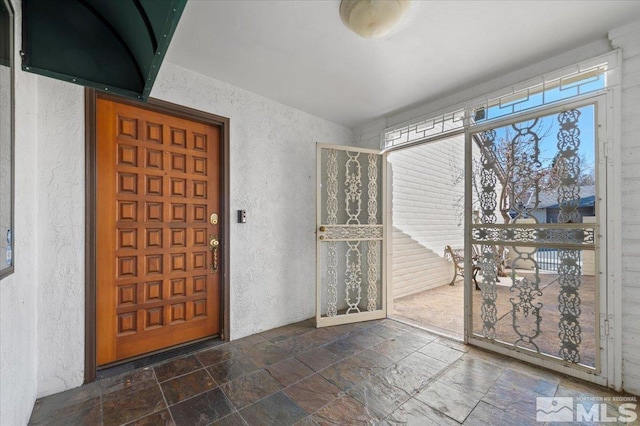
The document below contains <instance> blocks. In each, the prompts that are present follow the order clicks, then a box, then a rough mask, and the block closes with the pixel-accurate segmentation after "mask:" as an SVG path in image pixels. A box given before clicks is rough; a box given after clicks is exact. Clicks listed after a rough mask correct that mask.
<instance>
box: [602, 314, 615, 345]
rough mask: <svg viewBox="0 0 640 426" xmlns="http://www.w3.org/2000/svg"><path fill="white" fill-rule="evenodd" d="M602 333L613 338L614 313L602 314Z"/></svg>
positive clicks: (603, 336) (604, 336)
mask: <svg viewBox="0 0 640 426" xmlns="http://www.w3.org/2000/svg"><path fill="white" fill-rule="evenodd" d="M600 335H601V336H602V337H601V338H609V340H613V315H608V316H607V315H605V314H600Z"/></svg>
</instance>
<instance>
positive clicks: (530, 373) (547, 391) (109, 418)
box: [30, 320, 622, 426]
mask: <svg viewBox="0 0 640 426" xmlns="http://www.w3.org/2000/svg"><path fill="white" fill-rule="evenodd" d="M552 396H564V397H575V401H576V404H577V403H578V401H584V404H585V407H587V408H590V407H591V404H594V403H597V402H593V397H596V398H599V397H620V396H622V395H620V394H616V393H614V392H611V391H609V390H607V389H605V388H601V387H598V386H595V385H590V384H587V383H585V382H582V381H579V380H575V379H571V378H568V377H565V376H562V375H560V374H556V373H552V372H550V371H547V370H542V369H538V368H535V367H531V366H528V365H526V364H523V363H521V362H518V361H515V360H511V359H509V358H505V357H502V356H499V355H494V354H492V353H489V352H485V351H482V350H479V349H477V348H473V347H470V346H464V345H462V344H459V343H456V342H454V341H451V340H448V339H445V338H441V337H437V336H435V335H432V334H429V333H427V332H424V331H422V330H420V329H417V328H414V327H411V326H408V325H404V324H402V323H399V322H396V321H393V320H381V321H371V322H366V323H362V324H357V325H346V326H336V327H330V328H325V329H318V330H316V329H315V328H313V326H312V323H311V321H305V322H302V323H297V324H292V325H289V326H286V327H281V328H278V329H274V330H270V331H266V332H263V333H260V334H257V335H254V336H250V337H247V338H244V339H240V340H237V341H234V342H231V343H225V344H222V345H219V346H216V347H213V348H210V349H206V350H202V351H200V352H196V353H193V354H189V355H185V356H181V357H179V358H176V359H173V360H170V361H168V362H165V363H162V364H157V365H153V366H150V367H146V368H142V369H139V370H134V371H132V372H129V373H126V374H124V375H121V376H117V377H111V378H107V379H102V380H100V381H97V382H94V383H92V384H90V385H86V386H82V387H80V388H77V389H73V390H70V391H66V392H63V393H59V394H56V395H52V396H49V397H46V398H42V399H39V400H38V401H36V404H35V406H34V409H33V413H32V416H31V422H30V424H34V425H35V424H52V425H121V424H131V425H189V426H191V425H208V424H221V425H222V424H224V425H246V424H249V425H278V426H281V425H291V424H300V425H315V424H320V425H327V424H339V425H351V424H383V425H395V424H417V425H432V424H433V425H439V426H441V425H455V424H459V423H462V424H465V425H528V424H531V425H534V424H535V425H541V424H544V423H540V422H537V421H536V397H552ZM608 404H609V409H608V411H607V412H608V415H609V416H612V415H613V414H615V415H616V416H617V413H618V411H617V410H618V407H619V405H620V403H616V402H609V403H608Z"/></svg>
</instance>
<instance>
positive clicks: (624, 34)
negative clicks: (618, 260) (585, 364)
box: [609, 22, 640, 394]
mask: <svg viewBox="0 0 640 426" xmlns="http://www.w3.org/2000/svg"><path fill="white" fill-rule="evenodd" d="M609 38H610V39H611V43H612V45H613V46H614V47H618V48H620V49H621V50H622V58H623V59H622V111H621V116H622V128H621V129H620V130H621V132H620V133H621V135H622V140H621V157H622V160H621V163H622V170H621V174H622V188H621V193H622V235H623V236H622V287H623V290H622V385H623V388H624V389H625V390H627V391H628V392H631V393H634V394H640V310H638V307H639V306H640V209H639V208H640V22H635V23H633V24H630V25H627V26H625V27H622V28H618V29H616V30H614V31H612V32H611V33H610V34H609Z"/></svg>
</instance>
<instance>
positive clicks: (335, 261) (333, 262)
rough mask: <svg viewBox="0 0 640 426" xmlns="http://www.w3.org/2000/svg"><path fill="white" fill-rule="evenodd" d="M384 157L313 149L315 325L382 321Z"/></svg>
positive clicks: (328, 147) (367, 152) (340, 148)
mask: <svg viewBox="0 0 640 426" xmlns="http://www.w3.org/2000/svg"><path fill="white" fill-rule="evenodd" d="M385 168H386V164H385V162H384V155H383V154H381V153H379V152H377V151H373V150H366V149H359V148H352V147H343V146H334V145H322V144H318V146H317V173H318V176H317V182H318V188H317V196H318V201H317V208H318V210H317V229H316V231H317V239H316V241H317V280H316V283H317V284H316V287H317V302H316V303H317V307H316V322H317V325H318V327H322V326H328V325H337V324H346V323H352V322H358V321H367V320H372V319H379V318H384V317H386V285H385V282H386V280H385V267H384V263H383V259H384V256H385V248H384V244H383V241H384V234H385V227H384V221H383V217H384V207H383V206H384V203H383V201H384V193H385V191H384V182H385V175H386V173H385Z"/></svg>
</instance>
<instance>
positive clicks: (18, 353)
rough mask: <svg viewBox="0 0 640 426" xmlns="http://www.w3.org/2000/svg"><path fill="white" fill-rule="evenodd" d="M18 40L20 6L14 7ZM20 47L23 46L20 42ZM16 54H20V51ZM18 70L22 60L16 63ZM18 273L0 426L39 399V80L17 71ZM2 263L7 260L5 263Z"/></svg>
mask: <svg viewBox="0 0 640 426" xmlns="http://www.w3.org/2000/svg"><path fill="white" fill-rule="evenodd" d="M13 5H14V10H15V11H16V34H20V3H19V2H16V1H14V2H13ZM15 45H16V47H19V46H20V43H19V41H16V44H15ZM17 50H18V49H16V51H17ZM16 63H18V64H19V60H16ZM15 84H16V93H17V94H18V96H16V103H15V112H16V120H15V126H16V128H15V132H16V133H15V136H16V140H15V156H16V163H15V166H16V167H15V168H16V173H15V187H14V189H15V192H16V199H15V211H16V218H15V232H14V236H15V238H14V241H15V245H14V252H15V254H16V258H15V272H14V273H13V274H12V275H10V276H8V277H6V278H4V279H3V280H2V281H0V425H24V424H27V421H28V419H29V416H30V414H31V408H32V407H33V402H34V401H35V398H36V392H37V383H36V369H37V358H36V357H37V354H36V347H37V346H36V334H37V333H36V319H37V315H38V314H37V309H36V308H37V305H36V297H37V275H36V265H35V264H34V259H35V258H36V253H37V249H36V231H37V229H36V227H35V223H36V217H35V210H36V181H35V176H36V161H35V156H36V151H37V146H36V138H37V129H36V126H34V125H33V123H34V122H35V120H36V107H37V78H36V77H35V76H34V75H33V74H26V73H23V72H21V71H19V69H18V70H16V80H15ZM2 260H4V259H2Z"/></svg>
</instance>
